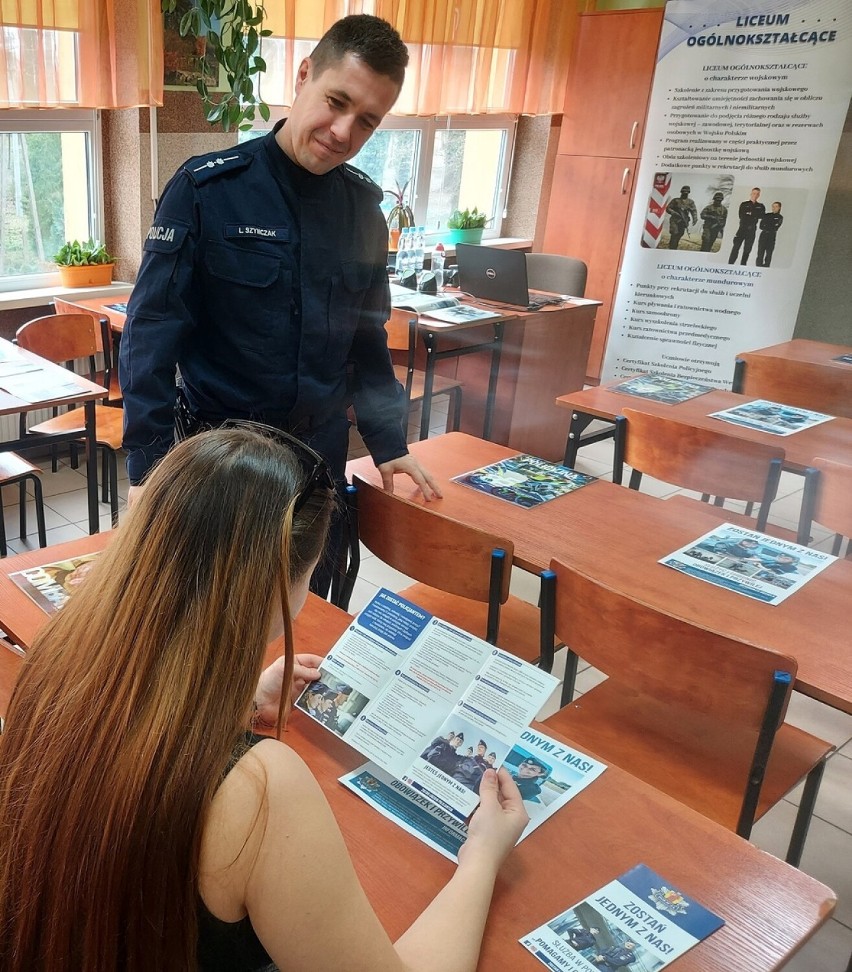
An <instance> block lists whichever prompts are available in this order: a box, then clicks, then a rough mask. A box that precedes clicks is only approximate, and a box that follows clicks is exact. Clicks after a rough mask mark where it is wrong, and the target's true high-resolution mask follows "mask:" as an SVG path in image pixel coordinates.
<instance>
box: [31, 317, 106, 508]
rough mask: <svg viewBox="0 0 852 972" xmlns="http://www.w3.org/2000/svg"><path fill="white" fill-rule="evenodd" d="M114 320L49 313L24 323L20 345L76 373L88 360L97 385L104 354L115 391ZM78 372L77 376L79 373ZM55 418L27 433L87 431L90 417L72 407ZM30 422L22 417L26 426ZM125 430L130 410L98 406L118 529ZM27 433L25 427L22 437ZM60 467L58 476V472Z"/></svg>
mask: <svg viewBox="0 0 852 972" xmlns="http://www.w3.org/2000/svg"><path fill="white" fill-rule="evenodd" d="M108 327H109V322H108V321H106V320H105V319H104V320H98V319H96V318H95V317H93V316H92V315H91V314H87V313H85V312H84V313H80V314H49V315H47V316H46V317H37V318H36V319H35V320H32V321H28V322H27V323H26V324H23V325H21V327H19V328H18V331H17V333H16V335H15V340H16V341H17V343H18V344H19V345H20V347H22V348H25V349H26V350H27V351H32V352H33V353H35V354H38V355H40V356H41V357H42V358H46V359H47V360H48V361H52V362H53V363H54V364H61V365H65V366H66V367H68V368H69V369H70V370H72V371H74V370H75V368H74V365H75V363H76V362H77V361H87V362H88V370H85V371H83V372H82V374H83V375H84V376H85V377H86V378H88V379H89V381H95V380H96V376H97V375H98V370H97V358H96V356H97V355H98V354H103V355H104V361H105V366H106V369H107V373H106V374H103V373H102V378H103V379H104V380H103V381H102V382H100V383H101V384H103V386H104V387H109V382H110V380H111V372H112V361H111V359H110V357H109V355H108V353H107V345H106V344H105V341H104V330H105V329H108ZM75 373H76V372H75ZM56 411H57V412H58V414H56V415H55V416H54V417H53V418H51V419H48V420H47V421H45V422H39V423H38V424H37V425H33V426H30V427H29V428H28V429H27V430H26V431H27V432H30V433H36V434H41V435H45V436H49V435H51V434H54V433H57V432H71V431H74V430H76V429H79V430H80V434H81V435H82V434H83V432H84V418H83V409H82V408H79V409H78V408H69V409H67V410H66V411H64V412H59V411H58V409H57V410H56ZM25 421H26V417H25V416H23V415H22V417H21V422H22V426H23V423H24V422H25ZM123 427H124V411H123V409H121V408H111V407H107V406H106V405H96V406H95V429H96V436H97V444H98V448H99V449H100V451H101V461H102V468H101V490H102V496H101V498H102V500H103V502H104V503H106V502H109V503H110V510H111V513H112V525H113V526H117V525H118V463H117V459H116V453H117V452H118V451H119V450H120V449H121V440H122V435H123ZM23 432H24V429H23V427H22V429H21V434H22V435H23ZM55 471H56V470H55V463H54V472H55Z"/></svg>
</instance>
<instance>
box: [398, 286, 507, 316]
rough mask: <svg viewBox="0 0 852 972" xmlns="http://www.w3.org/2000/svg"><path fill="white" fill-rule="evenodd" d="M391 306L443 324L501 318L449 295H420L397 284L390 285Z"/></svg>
mask: <svg viewBox="0 0 852 972" xmlns="http://www.w3.org/2000/svg"><path fill="white" fill-rule="evenodd" d="M391 304H392V306H394V307H400V308H402V309H403V310H410V311H414V313H415V314H423V315H424V316H426V317H431V318H434V319H435V320H436V321H443V322H444V323H445V324H469V323H470V322H471V321H490V320H494V319H495V318H498V317H501V316H503V315H501V314H495V313H494V312H493V311H488V310H482V308H480V307H473V306H472V305H471V304H463V303H462V302H461V301H460V300H459V299H458V297H452V296H450V295H449V294H421V293H418V292H417V291H416V290H409V289H408V287H401V286H400V285H399V284H391Z"/></svg>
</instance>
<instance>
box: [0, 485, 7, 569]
mask: <svg viewBox="0 0 852 972" xmlns="http://www.w3.org/2000/svg"><path fill="white" fill-rule="evenodd" d="M0 494H2V490H0ZM5 556H6V521H5V518H4V517H3V498H2V495H0V557H5Z"/></svg>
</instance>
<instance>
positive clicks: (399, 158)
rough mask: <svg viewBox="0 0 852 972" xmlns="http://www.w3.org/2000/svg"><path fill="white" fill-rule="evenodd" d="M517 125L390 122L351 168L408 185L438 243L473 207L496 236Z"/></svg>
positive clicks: (507, 120) (502, 120)
mask: <svg viewBox="0 0 852 972" xmlns="http://www.w3.org/2000/svg"><path fill="white" fill-rule="evenodd" d="M285 116H286V112H285V111H284V110H283V109H280V108H279V109H276V108H273V109H272V119H273V122H274V121H275V120H276V119H277V118H282V117H285ZM515 122H516V119H515V116H514V115H454V116H453V117H451V118H450V117H445V116H444V117H439V118H414V117H407V116H391V115H388V116H386V117H385V119H384V121H383V122H382V124H381V127H380V128H379V130H378V131H377V132H375V134H374V135H373V136H372V137H371V138H370V140H369V141H368V142H367V144H366V145H365V146H364V147H363V148H362V149H361V151H360V152H359V153H358V154H357V155H356V156H355V158H353V159H352V164H353V165H355V166H357V167H358V168H359V169H363V171H364V172H366V173H367V175H369V176H370V178H371V179H372V180H373V181H374V182H375V183H377V184H378V185H380V186H381V187H382V188H383V189H395V188H396V187H397V186H399V187H400V188H401V187H402V186H405V185H406V184H408V188H407V189H406V192H405V201H406V202H407V203H408V205H410V206H411V208H412V209H413V210H414V218H415V222H416V223H417V225H418V226H425V227H426V231H427V234H428V235H429V236H431V238H432V241H433V242H436V241H437V240H438V239H440V238H441V237H442V236H445V235H446V226H447V218H448V217H449V215H450V213H452V211H453V210H454V209H473V208H474V206H476V207H477V208H478V209H479V210H480V211H482V212H486V213H488V215H489V216H491V217H492V219H491V220H490V222H489V224H488V226H487V227H486V229H485V233H484V234H483V235H484V236H485V237H486V238H488V237H497V236H500V233H501V223H502V219H503V216H504V210H505V206H506V196H507V193H508V184H509V173H510V168H511V166H510V160H511V158H512V150H513V148H514V138H515ZM265 128H266V125H263V129H265ZM260 134H262V131H261V130H260V129H258V128H256V129H254V130H253V131H251V132H240V140H241V141H243V140H245V139H246V138H250V137H254V136H256V135H260ZM393 205H394V199H393V198H392V197H391V196H385V199H384V202H383V203H382V210H383V211H384V213H385V215H387V214H388V213H389V212H390V211H391V209H392V208H393Z"/></svg>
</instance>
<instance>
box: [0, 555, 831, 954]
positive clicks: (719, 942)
mask: <svg viewBox="0 0 852 972" xmlns="http://www.w3.org/2000/svg"><path fill="white" fill-rule="evenodd" d="M81 542H82V541H81ZM69 546H70V545H68V544H63V545H62V547H63V548H66V547H69ZM59 549H60V548H51V549H50V550H49V551H48V553H49V554H51V556H49V558H48V559H53V560H56V559H58V557H56V556H52V554H53V553H54V552H55V553H58V551H59ZM43 552H44V551H43ZM78 552H79V551H78ZM0 603H5V601H4V600H0ZM43 617H45V616H43ZM348 621H349V616H348V615H346V614H344V613H343V612H341V611H338V610H337V609H336V608H332V607H331V606H330V605H328V604H326V603H325V602H322V601H319V600H318V599H316V598H312V599H309V601H308V604H307V605H306V607H305V609H304V610H303V612H302V613H301V614H300V615H299V617H298V618H297V620H296V630H297V635H296V637H297V639H298V640H300V642H301V643H300V644H299V647H300V648H302V649H309V650H314V651H317V652H319V653H320V654H323V653H324V652H325V650H327V649H328V648H329V647H330V646H331V644H333V642H334V641H335V640H336V639H337V637H338V636H339V634H340V633H341V631H342V629H343V628H344V627H345V626H346V624H347V623H348ZM306 640H307V642H308V643H305V641H306ZM9 667H10V668H16V667H17V666H16V665H15V666H9ZM9 677H10V675H9V674H8V673H7V671H6V667H5V666H3V665H0V699H2V698H3V697H4V693H7V692H8V691H9V690H10V687H9V686H8V685H7V684H6V682H7V681H8V679H9ZM284 738H285V742H287V743H288V744H289V745H290V746H292V747H293V749H295V750H296V752H298V753H299V755H300V756H301V757H302V758H303V759H304V760H305V762H306V763H307V764H308V766H309V767H310V769H311V771H312V772H313V774H314V775H315V776H316V778H317V780H318V781H319V783H320V786H321V787H322V789H323V792H324V793H325V796H326V799H327V800H328V802H329V803H330V805H331V808H332V810H333V811H334V815H335V817H336V818H337V821H338V823H339V825H340V828H341V830H342V831H343V836H344V839H345V841H346V844H347V847H348V849H349V853H350V854H351V855H352V859H353V861H354V864H355V869H356V871H357V873H358V876H359V878H360V880H361V882H362V884H363V886H364V889H365V891H366V893H367V896H368V898H369V899H370V902H371V904H372V905H373V907H374V908H375V909H376V913H377V914H378V915H379V918H380V919H381V921H382V923H383V925H384V926H385V928H386V929H387V931H388V933H389V935H390V936H391V937H392V938H396V937H398V936H399V935H400V934H402V932H403V931H404V930H405V929H406V928H407V927H408V926H409V925H410V924H411V922H412V921H413V920H414V919H415V918H416V917H417V916H418V914H420V912H421V911H422V910H423V909H424V908H425V907H426V906H427V905H428V903H429V902H430V901H431V900H432V898H433V897H434V896H435V894H437V892H438V891H439V890H440V888H441V887H442V886H443V885H444V884H445V883H446V882H447V881H448V880H449V879H450V877H451V875H452V873H453V868H454V865H453V864H452V863H451V862H450V861H447V860H445V859H444V858H443V857H441V856H440V855H439V854H436V853H435V852H434V851H433V850H431V849H430V848H428V847H426V846H425V845H424V844H422V843H420V841H418V840H416V839H415V838H413V837H411V836H410V835H409V834H407V833H405V831H403V830H402V829H401V828H399V827H397V826H395V825H394V824H393V823H391V822H390V821H389V820H386V819H385V818H384V817H382V816H380V815H379V814H378V813H376V811H375V810H374V809H373V808H372V807H370V806H368V805H367V804H366V803H364V801H362V800H360V799H358V797H357V796H355V794H353V793H351V792H350V791H348V790H346V789H344V787H342V786H341V785H340V784H339V783H338V782H337V779H338V777H339V776H341V775H342V774H343V773H345V772H348V771H350V770H352V769H355V768H356V767H357V766H359V765H360V764H361V763H362V762H363V757H361V756H360V755H359V754H358V753H356V752H355V751H354V750H352V749H350V748H349V747H348V746H347V745H346V744H345V743H344V742H343V741H342V740H340V739H338V738H337V737H336V736H334V735H333V733H330V732H328V731H327V730H325V729H323V728H322V727H320V726H319V725H317V724H316V723H315V722H313V721H311V720H310V719H308V717H307V716H305V715H304V714H303V713H301V712H298V711H297V712H294V713H293V715H292V716H291V718H290V722H289V725H288V728H287V732H286V734H285V737H284ZM627 809H629V812H625V810H627ZM639 862H642V863H645V864H647V865H648V866H649V867H651V868H653V869H654V870H655V871H657V872H659V873H660V874H662V875H664V876H665V877H666V878H668V879H669V880H670V881H671V882H672V883H673V884H674V885H675V886H676V887H679V888H682V889H683V891H684V892H686V893H687V894H689V895H692V896H693V897H695V898H697V899H698V900H699V901H700V902H701V903H702V904H703V905H705V906H706V907H708V908H710V909H711V910H713V911H715V912H716V913H717V914H719V915H721V916H722V917H723V918H724V919H725V921H726V924H725V926H724V927H723V928H721V929H720V930H719V931H718V932H716V933H715V934H713V935H712V936H711V937H710V938H708V939H707V940H706V941H704V942H702V943H700V944H699V945H697V946H696V947H695V948H694V949H692V951H690V952H688V953H687V954H686V955H685V956H683V957H682V958H680V959H679V960H678V972H719V970H734V969H736V970H737V972H768V970H770V969H778V968H780V967H781V966H782V965H783V964H784V962H785V961H786V959H787V958H788V957H789V956H790V955H791V954H792V953H793V952H795V951H796V950H797V949H798V948H799V947H800V946H801V945H802V944H803V943H804V942H805V941H807V939H808V938H810V937H811V935H813V933H814V932H815V931H816V930H817V929H818V928H819V927H820V926H821V925H822V924H823V923H824V922H825V921H826V920H827V919H828V917H829V916H830V915H831V912H832V910H833V909H834V906H835V897H834V895H833V894H832V892H831V891H830V890H829V889H828V888H826V887H825V886H824V885H822V884H820V883H819V882H818V881H816V880H814V879H813V878H811V877H809V876H808V875H806V874H803V873H802V872H801V871H797V870H795V869H794V868H791V867H789V866H788V865H787V864H784V863H783V862H782V861H779V860H777V859H776V858H774V857H772V856H771V855H769V854H766V853H764V852H762V851H759V850H758V849H757V848H755V847H753V846H752V845H751V844H748V843H746V842H745V841H744V840H742V839H741V838H739V837H737V836H736V835H734V834H731V833H728V832H727V831H725V830H723V829H722V828H720V827H719V826H718V825H716V824H714V823H713V822H712V821H710V820H708V819H706V818H705V817H702V816H700V815H699V814H697V813H695V812H693V811H692V810H689V809H687V808H686V807H684V806H682V805H680V804H679V803H677V802H676V801H674V800H672V799H671V798H669V797H667V796H665V795H664V794H661V793H658V792H657V791H656V790H654V789H652V788H651V787H649V786H647V785H646V784H644V783H641V782H640V781H638V780H636V779H634V778H633V777H631V776H630V775H629V774H628V773H625V772H624V771H623V770H620V769H619V768H618V767H616V766H611V767H609V769H607V770H606V772H605V773H604V774H603V775H602V776H601V777H600V778H599V779H598V780H596V781H595V782H594V783H593V784H592V785H591V786H589V787H588V788H587V789H585V790H584V791H583V792H582V793H580V794H579V795H578V796H577V797H576V799H575V800H574V801H572V803H571V804H570V805H569V806H568V807H566V808H565V809H564V810H562V811H560V812H559V813H557V814H556V815H555V816H554V817H552V818H551V819H550V820H548V821H547V822H546V823H545V824H543V825H542V826H541V827H540V828H539V829H538V830H537V831H536V832H535V833H533V834H532V835H531V836H530V837H529V838H528V839H527V840H526V841H524V843H523V844H521V846H520V847H519V848H518V849H517V850H516V851H515V852H514V853H513V854H512V855H511V857H510V858H509V860H508V861H507V863H506V865H505V867H504V868H503V871H502V872H501V874H500V877H499V879H498V882H497V887H496V890H495V894H494V901H493V905H492V909H491V914H490V916H489V919H488V925H487V927H486V932H485V940H484V943H483V949H482V958H481V960H480V963H479V968H480V969H481V970H482V972H536V970H540V969H541V968H542V966H541V964H540V963H539V962H538V960H537V959H535V958H533V956H532V955H530V954H529V953H528V952H526V951H525V950H524V949H523V948H522V947H521V946H520V945H519V944H518V943H517V939H518V938H520V937H521V935H523V934H525V933H527V932H529V931H532V929H533V928H536V927H538V926H539V925H540V924H542V923H543V922H544V921H546V920H547V919H549V918H551V917H553V916H555V915H556V914H557V913H558V912H559V911H561V910H562V909H564V908H566V907H568V906H570V905H571V904H574V903H575V902H577V901H579V900H580V899H581V898H583V897H584V896H586V895H587V894H589V893H590V892H591V891H594V890H595V889H597V888H599V887H601V886H602V885H603V884H605V883H606V882H607V881H609V880H611V879H612V878H614V877H616V876H618V875H619V874H622V873H623V872H625V871H627V870H628V869H629V868H630V867H632V866H633V865H634V864H637V863H639ZM556 875H558V879H557V880H555V876H556ZM400 889H403V893H400Z"/></svg>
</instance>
